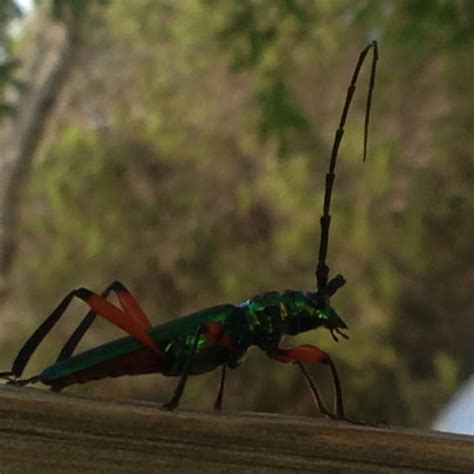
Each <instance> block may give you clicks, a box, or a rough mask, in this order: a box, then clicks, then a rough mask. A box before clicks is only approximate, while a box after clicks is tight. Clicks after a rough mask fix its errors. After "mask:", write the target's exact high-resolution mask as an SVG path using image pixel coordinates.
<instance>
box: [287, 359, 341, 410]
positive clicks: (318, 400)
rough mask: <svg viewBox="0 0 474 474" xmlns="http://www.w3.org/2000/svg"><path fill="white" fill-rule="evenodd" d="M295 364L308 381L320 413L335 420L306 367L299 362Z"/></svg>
mask: <svg viewBox="0 0 474 474" xmlns="http://www.w3.org/2000/svg"><path fill="white" fill-rule="evenodd" d="M295 364H296V365H297V366H298V367H299V368H300V369H301V372H303V376H304V378H305V380H306V383H307V384H308V387H309V389H310V390H311V393H312V394H313V399H314V401H315V403H316V405H317V406H318V410H319V412H320V413H322V414H323V415H326V416H328V417H329V418H334V415H333V414H332V413H331V412H330V411H329V410H328V409H327V407H326V404H325V403H324V401H323V397H322V396H321V393H320V392H319V389H318V387H317V386H316V384H315V383H314V381H313V380H312V379H311V377H310V376H309V374H308V372H307V370H306V368H305V366H304V365H303V364H302V363H301V362H298V361H296V362H295Z"/></svg>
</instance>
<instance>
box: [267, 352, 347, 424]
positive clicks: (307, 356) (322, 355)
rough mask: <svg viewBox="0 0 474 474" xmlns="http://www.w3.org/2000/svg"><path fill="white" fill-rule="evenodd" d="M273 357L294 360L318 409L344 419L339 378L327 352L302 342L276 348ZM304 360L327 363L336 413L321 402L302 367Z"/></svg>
mask: <svg viewBox="0 0 474 474" xmlns="http://www.w3.org/2000/svg"><path fill="white" fill-rule="evenodd" d="M273 358H274V359H276V360H278V361H279V362H283V363H288V362H295V363H296V364H298V366H299V367H300V369H301V370H302V372H303V375H304V376H305V378H306V381H307V382H308V385H309V387H310V389H311V391H312V393H313V396H314V398H315V400H316V403H317V404H318V407H319V410H320V411H321V412H322V413H324V414H326V415H328V416H330V417H331V418H336V419H338V420H345V419H346V417H345V416H344V403H343V399H342V388H341V382H340V380H339V376H338V374H337V370H336V367H335V365H334V363H333V361H332V359H331V357H330V356H329V354H328V353H327V352H324V351H322V350H321V349H319V348H318V347H316V346H313V345H311V344H303V345H301V346H297V347H293V348H289V349H284V348H277V350H276V352H275V354H274V355H273ZM304 362H313V363H314V362H316V363H320V364H327V365H329V367H330V369H331V374H332V379H333V382H334V390H335V395H336V414H335V415H332V414H330V413H329V411H328V410H327V409H326V407H325V406H324V403H323V402H322V398H321V396H320V394H319V391H318V390H317V388H316V386H315V385H314V383H313V382H312V380H311V379H310V377H309V375H308V374H307V373H306V370H305V369H304V366H303V363H304Z"/></svg>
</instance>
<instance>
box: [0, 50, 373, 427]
mask: <svg viewBox="0 0 474 474" xmlns="http://www.w3.org/2000/svg"><path fill="white" fill-rule="evenodd" d="M370 49H373V60H372V68H371V75H370V83H369V88H368V96H367V106H366V112H365V126H364V152H363V158H364V160H365V157H366V154H367V137H368V128H369V119H370V108H371V100H372V93H373V89H374V80H375V71H376V65H377V59H378V55H377V43H376V42H375V41H373V42H372V43H370V44H369V45H368V46H367V47H366V48H365V49H364V50H363V51H362V52H361V53H360V57H359V59H358V61H357V64H356V67H355V70H354V72H353V75H352V79H351V83H350V86H349V88H348V90H347V97H346V100H345V103H344V108H343V112H342V116H341V119H340V123H339V128H338V129H337V131H336V135H335V139H334V144H333V148H332V153H331V160H330V165H329V171H328V173H327V175H326V187H325V195H324V205H323V215H322V217H321V241H320V247H319V258H318V262H317V265H316V271H315V273H316V280H317V289H316V291H296V290H286V291H282V292H280V291H269V292H266V293H262V294H260V295H257V296H254V297H252V298H249V299H248V300H246V301H244V302H242V303H240V304H237V305H233V304H224V305H220V306H214V307H212V308H208V309H204V310H202V311H198V312H196V313H193V314H190V315H188V316H185V317H182V318H179V319H176V320H173V321H170V322H168V323H165V324H161V325H159V326H155V327H152V324H151V322H150V320H149V319H148V317H147V316H146V315H145V313H144V312H143V310H142V309H141V308H140V306H139V304H138V303H137V301H136V300H135V298H134V297H133V295H132V294H131V293H130V292H129V291H128V290H127V289H126V288H125V287H124V286H123V285H122V284H121V283H119V282H113V283H112V284H110V285H109V286H108V287H107V288H106V289H105V290H104V292H103V293H102V294H101V295H100V296H99V295H97V294H95V293H93V292H92V291H90V290H87V289H85V288H79V289H77V290H73V291H71V292H70V293H68V294H67V295H66V296H65V297H64V299H63V300H62V301H61V302H60V303H59V305H58V306H57V308H56V309H55V310H54V311H53V312H52V313H51V314H50V315H49V316H48V317H47V318H46V320H45V321H44V322H43V323H42V324H41V325H40V326H39V327H38V328H37V329H36V331H35V332H34V333H33V334H32V335H31V337H30V338H29V339H28V340H27V341H26V343H25V344H24V345H23V347H22V348H21V349H20V351H19V353H18V355H17V356H16V358H15V360H14V362H13V365H12V368H11V370H10V371H7V372H1V373H0V377H1V378H4V379H7V380H8V382H9V383H11V384H14V385H20V386H22V385H27V384H30V383H35V382H42V383H43V384H45V385H49V386H51V388H52V390H54V391H60V390H62V389H63V388H64V387H67V386H68V385H72V384H75V383H85V382H88V381H90V380H98V379H102V378H105V377H118V376H121V375H138V374H148V373H161V374H163V375H167V376H178V377H180V380H179V383H178V386H177V388H176V390H175V393H174V395H173V397H172V398H171V400H170V401H169V402H168V403H167V404H165V405H164V406H163V407H164V408H165V409H168V410H173V409H175V408H176V407H177V406H178V405H179V401H180V398H181V395H182V394H183V390H184V387H185V385H186V381H187V379H188V376H189V375H198V374H202V373H205V372H209V371H211V370H214V369H217V368H219V367H222V372H221V378H220V384H219V388H218V392H217V397H216V400H215V403H214V407H215V409H217V410H219V409H221V407H222V396H223V392H224V382H225V374H226V368H227V367H229V368H236V367H237V366H238V365H239V362H240V361H241V359H242V357H243V355H244V354H245V353H246V351H247V350H248V349H249V348H250V347H251V346H257V347H258V348H260V349H262V350H263V351H265V353H266V354H267V355H268V356H269V357H270V358H272V359H275V360H277V361H279V362H282V363H289V362H293V363H295V364H297V366H298V367H299V368H300V369H301V371H302V373H303V375H304V377H305V379H306V381H307V383H308V386H309V387H310V389H311V392H312V394H313V397H314V400H315V403H316V404H317V406H318V408H319V411H320V412H321V413H323V414H325V415H327V416H329V417H331V418H333V419H346V417H345V414H344V405H343V398H342V390H341V384H340V381H339V377H338V374H337V371H336V368H335V366H334V364H333V362H332V360H331V358H330V356H329V355H328V354H327V353H326V352H324V351H322V350H321V349H319V348H318V347H316V346H313V345H310V344H304V345H300V346H297V347H293V348H283V347H280V346H279V344H280V341H281V339H282V337H283V336H284V335H290V336H293V335H296V334H300V333H302V332H305V331H309V330H311V329H316V328H318V327H323V328H326V329H328V330H329V331H330V333H331V335H332V336H333V338H334V339H335V340H336V341H337V334H338V335H340V336H343V337H345V338H347V335H345V334H344V333H343V332H342V331H341V330H342V329H347V326H346V324H345V323H344V321H343V320H342V319H341V318H340V317H339V316H338V314H337V313H336V311H335V310H334V309H333V308H332V307H331V305H330V299H331V297H332V296H333V295H334V293H336V291H337V290H338V289H339V288H341V287H342V286H343V285H344V283H345V280H344V277H343V276H342V275H336V276H335V277H333V278H331V279H329V267H328V265H327V264H326V255H327V250H328V242H329V226H330V222H331V217H330V215H329V211H330V206H331V193H332V187H333V183H334V178H335V173H334V172H335V167H336V160H337V155H338V150H339V146H340V144H341V141H342V137H343V135H344V126H345V123H346V119H347V115H348V112H349V108H350V105H351V102H352V97H353V95H354V91H355V87H356V82H357V78H358V75H359V72H360V69H361V67H362V64H363V63H364V60H365V58H366V56H367V54H368V52H369V51H370ZM110 292H115V293H116V294H117V297H118V301H119V304H120V308H119V307H118V306H115V305H114V304H112V303H110V302H109V301H108V300H107V297H108V295H109V293H110ZM74 297H76V298H79V299H81V300H83V301H84V302H85V303H86V304H87V305H88V306H89V308H90V310H89V312H88V313H87V315H86V316H85V317H84V319H83V320H82V322H81V323H80V324H79V326H78V327H77V328H76V330H75V331H74V332H73V333H72V335H71V337H70V338H69V339H68V340H67V342H66V344H65V345H64V347H63V348H62V350H61V351H60V353H59V356H58V359H57V361H56V363H54V364H53V365H50V366H49V367H46V368H45V369H44V370H43V371H42V372H41V373H40V374H39V375H37V376H35V377H31V378H29V379H22V378H21V375H22V373H23V370H24V369H25V366H26V364H27V363H28V361H29V359H30V357H31V356H32V354H33V353H34V351H35V350H36V348H37V347H38V346H39V344H40V343H41V342H42V341H43V339H44V338H45V337H46V335H47V334H48V333H49V331H50V330H51V329H52V328H53V326H54V325H55V324H56V323H57V322H58V320H59V319H60V318H61V316H62V315H63V313H64V312H65V311H66V309H67V307H68V306H69V304H70V302H71V301H72V300H73V298H74ZM97 314H99V315H100V316H102V317H103V318H105V319H107V320H108V321H110V322H111V323H112V324H114V325H116V326H118V327H119V328H121V329H123V330H124V331H125V332H127V333H128V334H129V335H128V336H126V337H122V338H121V339H117V340H114V341H112V342H109V343H106V344H103V345H101V346H99V347H95V348H93V349H90V350H87V351H85V352H82V353H79V354H77V355H72V354H73V352H74V350H75V348H76V346H77V344H78V343H79V341H80V340H81V339H82V337H83V336H84V334H85V333H86V331H87V330H88V329H89V327H90V326H91V324H92V322H93V321H94V319H95V317H96V315H97ZM308 362H313V363H314V362H316V363H323V364H326V365H328V366H329V368H330V370H331V374H332V378H333V382H334V390H335V412H334V413H333V412H331V411H329V410H328V409H327V408H326V406H325V404H324V402H323V399H322V397H321V395H320V393H319V391H318V389H317V387H316V385H315V383H314V382H313V381H312V380H311V378H310V377H309V375H308V373H307V371H306V369H305V366H304V365H303V364H304V363H308Z"/></svg>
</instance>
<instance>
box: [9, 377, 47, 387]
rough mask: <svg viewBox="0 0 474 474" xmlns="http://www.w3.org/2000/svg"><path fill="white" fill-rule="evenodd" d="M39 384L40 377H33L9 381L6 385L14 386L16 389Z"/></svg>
mask: <svg viewBox="0 0 474 474" xmlns="http://www.w3.org/2000/svg"><path fill="white" fill-rule="evenodd" d="M38 382H41V377H40V376H39V375H35V376H34V377H30V378H28V379H13V378H12V379H9V380H8V382H7V383H8V385H15V386H16V387H24V386H25V385H30V384H34V383H38Z"/></svg>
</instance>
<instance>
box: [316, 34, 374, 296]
mask: <svg viewBox="0 0 474 474" xmlns="http://www.w3.org/2000/svg"><path fill="white" fill-rule="evenodd" d="M370 49H373V59H372V68H371V73H370V82H369V91H368V95H367V106H366V109H365V123H364V153H363V161H365V158H366V155H367V144H368V134H369V122H370V109H371V105H372V93H373V91H374V83H375V72H376V68H377V60H378V48H377V42H376V41H372V42H371V43H370V44H369V45H367V46H366V47H365V48H364V49H363V50H362V52H361V53H360V56H359V60H358V61H357V64H356V67H355V69H354V73H353V74H352V79H351V83H350V85H349V88H348V89H347V96H346V101H345V103H344V108H343V109H342V115H341V120H340V122H339V128H338V129H337V130H336V135H335V137H334V143H333V147H332V151H331V161H330V163H329V171H328V173H327V174H326V189H325V192H324V206H323V215H322V216H321V220H320V222H321V241H320V244H319V258H318V263H317V265H316V271H315V273H316V281H317V286H318V290H322V289H325V288H326V286H327V284H328V278H329V267H328V265H327V264H326V257H327V251H328V243H329V226H330V224H331V216H330V214H329V211H330V208H331V194H332V187H333V184H334V178H335V177H336V175H335V169H336V161H337V154H338V152H339V146H340V145H341V142H342V137H343V136H344V126H345V124H346V119H347V115H348V113H349V108H350V105H351V102H352V97H353V95H354V92H355V89H356V83H357V78H358V77H359V72H360V69H361V67H362V65H363V64H364V60H365V57H366V56H367V53H368V52H369V51H370Z"/></svg>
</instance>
